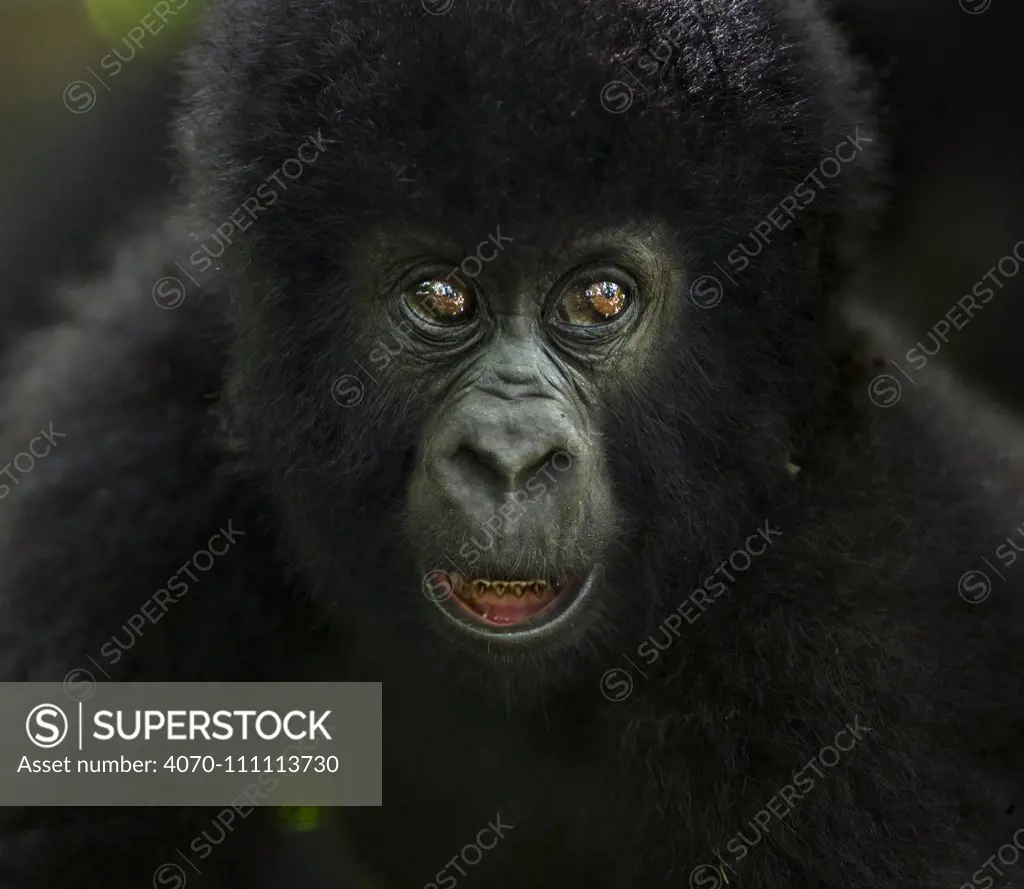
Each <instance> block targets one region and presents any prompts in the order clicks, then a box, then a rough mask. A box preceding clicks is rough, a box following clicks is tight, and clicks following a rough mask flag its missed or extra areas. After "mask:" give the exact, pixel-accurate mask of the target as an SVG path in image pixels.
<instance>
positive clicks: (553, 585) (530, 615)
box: [430, 566, 599, 642]
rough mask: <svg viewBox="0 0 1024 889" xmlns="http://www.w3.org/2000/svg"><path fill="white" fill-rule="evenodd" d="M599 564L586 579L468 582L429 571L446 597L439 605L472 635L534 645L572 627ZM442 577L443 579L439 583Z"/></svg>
mask: <svg viewBox="0 0 1024 889" xmlns="http://www.w3.org/2000/svg"><path fill="white" fill-rule="evenodd" d="M598 569H599V566H594V567H593V568H591V569H590V570H589V571H588V572H586V574H584V575H582V576H581V575H577V574H573V575H568V576H565V577H562V578H559V579H557V580H537V579H532V580H520V579H513V578H510V579H505V580H495V579H491V578H481V577H477V578H473V579H470V578H468V577H466V576H465V575H463V574H458V573H455V574H448V573H447V572H444V571H434V572H430V574H431V575H433V576H434V577H435V578H437V579H438V580H437V581H436V582H437V586H438V588H440V589H442V590H443V591H444V593H445V594H444V595H441V596H432V597H431V598H432V600H433V601H434V602H435V604H436V605H437V606H438V607H439V608H441V610H442V611H443V612H444V613H445V614H446V615H447V616H448V617H449V618H450V619H452V620H453V621H454V622H455V623H456V624H458V625H459V627H460V628H461V629H463V630H466V631H468V632H470V633H472V634H473V635H476V636H482V637H486V638H488V639H492V640H494V639H505V640H507V641H509V642H523V641H531V640H534V639H537V638H540V637H542V636H549V635H551V634H552V633H553V632H554V631H555V630H556V629H558V628H560V627H562V626H563V625H565V624H571V623H573V618H574V617H575V616H577V615H578V614H579V612H580V610H581V608H582V605H583V602H584V600H586V599H587V598H589V596H590V593H591V592H592V591H593V589H594V588H595V587H596V585H597V576H598V573H599V572H598ZM440 578H443V581H442V580H440Z"/></svg>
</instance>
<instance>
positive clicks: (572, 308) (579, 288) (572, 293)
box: [556, 281, 633, 327]
mask: <svg viewBox="0 0 1024 889" xmlns="http://www.w3.org/2000/svg"><path fill="white" fill-rule="evenodd" d="M632 301H633V296H632V294H631V293H630V292H629V291H628V290H626V288H624V287H623V286H622V285H621V284H617V283H616V282H615V281H592V282H590V283H582V282H581V283H580V284H577V285H573V286H572V287H570V288H569V289H568V290H567V291H566V292H565V293H564V294H563V296H562V298H561V300H560V301H559V304H558V309H557V313H556V315H557V318H558V320H559V321H562V322H564V323H566V324H572V325H574V326H576V327H590V326H592V325H595V324H604V323H606V322H608V321H614V320H615V319H616V318H619V317H621V316H622V314H623V313H624V312H625V311H626V310H627V309H628V308H629V306H630V304H631V303H632Z"/></svg>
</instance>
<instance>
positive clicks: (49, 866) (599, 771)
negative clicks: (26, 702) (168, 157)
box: [0, 0, 1024, 889]
mask: <svg viewBox="0 0 1024 889" xmlns="http://www.w3.org/2000/svg"><path fill="white" fill-rule="evenodd" d="M205 28H206V30H205V32H204V34H203V36H202V39H201V41H200V43H199V45H198V46H197V48H196V49H195V51H194V54H193V56H192V59H191V65H190V72H191V74H190V78H191V79H190V82H191V88H190V91H189V92H190V95H189V103H188V108H187V112H186V113H185V114H184V115H183V118H182V120H181V124H180V128H179V134H180V142H181V147H182V152H183V155H184V159H185V175H184V176H183V182H184V184H185V189H186V198H187V209H183V210H181V211H180V212H179V211H177V210H168V211H167V212H166V213H164V214H163V215H162V218H161V221H160V223H159V224H158V225H157V226H156V227H155V228H154V230H153V231H150V232H148V233H146V234H143V235H141V236H140V237H139V238H138V239H137V240H135V241H133V242H131V243H129V244H127V245H126V247H125V248H124V252H123V254H122V255H121V256H120V258H119V259H118V261H117V264H116V266H115V268H114V270H113V271H112V273H111V274H110V276H109V277H108V278H107V279H105V280H103V281H99V282H94V283H92V284H90V285H89V286H87V287H85V288H82V289H80V290H78V291H77V292H74V293H73V294H71V297H72V299H71V300H69V308H68V317H67V320H65V321H64V322H62V323H61V324H59V325H57V326H56V327H54V328H53V329H52V330H50V331H48V332H45V333H43V334H41V335H39V336H38V337H36V338H35V339H34V341H33V342H31V343H29V344H28V345H27V346H26V347H25V349H24V350H23V351H22V352H21V353H20V354H19V356H18V357H17V359H16V360H15V365H14V369H15V373H14V374H12V376H11V378H10V381H9V385H8V391H7V394H6V398H5V402H4V409H3V414H2V416H3V417H4V427H5V428H4V435H3V438H2V441H0V445H2V451H0V454H2V455H6V456H0V459H4V460H8V459H12V455H15V454H20V452H21V451H23V450H25V448H26V447H27V444H26V443H27V442H29V441H37V443H38V440H37V439H34V438H33V437H34V436H38V435H39V434H40V433H39V430H41V429H42V430H49V429H50V428H51V427H49V426H48V425H47V424H48V423H52V424H53V426H52V428H53V429H54V430H56V432H58V433H60V435H61V436H62V437H59V438H57V437H56V436H54V442H55V446H54V447H52V448H50V449H48V450H47V452H46V453H45V454H44V455H43V456H39V455H36V456H35V457H34V458H33V465H32V467H31V471H27V472H25V473H24V474H19V473H21V466H22V464H24V462H25V461H24V460H22V463H21V464H16V467H15V468H16V471H12V473H9V474H8V475H7V476H5V479H4V482H5V486H4V487H3V488H2V491H3V493H2V495H0V496H3V497H4V502H3V504H2V508H0V523H2V524H0V565H2V566H3V568H2V573H0V591H2V598H0V615H2V620H0V642H2V645H0V678H4V679H17V680H57V681H59V680H61V679H62V678H63V677H64V676H65V674H67V672H68V670H69V669H71V668H73V667H75V666H77V665H80V664H82V663H84V662H85V659H86V658H87V657H93V658H95V657H97V654H96V653H97V652H99V653H100V654H99V657H103V658H105V662H104V663H103V669H104V671H105V672H107V673H109V675H110V676H112V677H113V678H114V679H118V680H141V679H149V680H242V679H246V680H261V679H277V680H308V679H323V680H342V679H362V680H379V681H382V682H383V683H384V688H385V693H384V700H385V711H386V712H385V738H386V741H385V750H384V762H385V773H386V775H385V785H386V788H387V790H386V796H385V802H384V805H383V806H382V807H380V808H377V809H347V810H341V809H339V810H336V811H335V812H333V813H332V817H331V819H330V823H329V825H328V826H327V827H325V828H324V829H323V830H321V831H320V832H319V836H320V837H322V838H323V839H324V846H325V848H326V850H327V852H326V853H325V857H324V858H323V861H322V862H321V861H320V859H319V858H318V859H316V861H317V862H318V863H316V864H315V866H313V865H311V864H310V861H311V859H307V860H306V861H305V862H304V863H305V864H306V865H307V867H306V869H307V870H314V871H316V870H320V871H321V872H323V873H329V874H330V882H331V884H332V885H335V886H337V885H380V886H384V887H388V886H426V887H434V889H452V887H454V886H456V885H457V884H458V883H459V881H460V880H465V881H466V884H467V885H468V884H469V882H470V881H472V882H473V883H474V884H475V885H478V886H487V887H492V889H505V887H520V886H523V885H528V886H534V887H552V889H554V887H557V889H571V887H587V889H595V887H597V889H601V887H607V889H630V887H634V886H647V887H678V886H686V885H689V886H691V887H693V889H700V887H718V889H721V887H722V886H724V885H725V884H726V883H728V884H731V885H746V886H756V887H780V889H781V887H787V889H794V887H802V889H823V887H830V889H840V887H842V889H854V887H871V889H877V887H879V886H887V887H895V886H900V887H903V889H912V887H920V889H923V887H929V889H931V887H949V889H957V887H963V886H968V887H969V886H978V887H981V889H984V887H986V886H992V885H993V884H994V883H993V881H994V878H995V877H996V876H998V878H999V879H1000V880H1002V881H1003V882H1002V883H1001V884H1000V885H1003V886H1012V885H1018V886H1019V885H1024V868H1021V866H1020V864H1019V862H1018V859H1019V858H1020V850H1021V849H1022V848H1024V832H1022V825H1024V822H1022V821H1021V816H1020V813H1019V812H1017V810H1016V809H1015V808H1014V807H1015V805H1018V804H1019V802H1020V799H1021V796H1020V794H1021V784H1022V774H1024V762H1022V759H1024V757H1022V744H1021V741H1022V728H1024V723H1022V709H1021V675H1022V671H1021V668H1022V665H1024V663H1022V662H1024V654H1022V652H1024V647H1022V641H1024V639H1022V636H1024V597H1022V596H1021V583H1020V580H1019V578H1018V577H1017V576H1016V575H1015V574H1014V572H1013V570H1012V563H1013V560H1009V561H1005V560H1004V562H1003V564H1004V570H1003V571H1002V572H1001V575H1002V577H1003V582H1001V583H1000V584H998V585H997V586H995V587H994V588H993V587H992V586H991V585H989V586H987V587H986V585H985V583H983V582H982V581H981V579H980V578H981V577H982V575H980V574H979V572H978V569H979V568H981V566H982V565H984V561H985V560H986V559H988V560H990V561H991V559H992V558H997V557H993V556H992V554H993V553H995V552H997V547H1000V544H1002V549H1001V550H1000V551H1002V550H1005V552H1006V554H1007V555H1010V556H1013V557H1014V558H1015V555H1016V549H1015V548H1014V549H1012V550H1011V549H1007V545H1008V544H1010V543H1012V538H1011V540H1010V541H1007V540H1006V537H1007V535H1012V534H1013V533H1014V532H1013V529H1014V528H1015V527H1016V526H1017V525H1018V524H1019V522H1020V519H1021V516H1020V515H1019V513H1015V512H1014V508H1015V506H1016V505H1017V503H1016V500H1017V498H1016V495H1012V496H1011V495H1009V494H1005V493H1004V492H1005V491H1008V490H1010V486H1009V484H1007V483H1006V482H1005V481H1003V480H1004V479H1008V478H1010V477H1011V476H1012V473H1013V472H1015V471H1016V470H1015V469H1014V467H1013V466H1012V465H1010V464H1009V463H1004V462H1001V460H1000V459H997V458H998V456H999V453H998V452H999V450H1000V448H1001V447H1003V445H1002V444H1001V443H1000V442H999V440H998V438H999V437H1001V436H1003V435H1004V434H1005V433H1004V432H1003V431H1001V430H999V429H997V428H996V425H995V424H993V423H990V422H987V421H986V420H985V418H984V416H983V415H982V413H981V411H980V409H979V408H976V407H973V406H971V405H970V403H969V402H967V401H964V400H962V399H961V398H960V397H959V396H958V395H957V394H956V392H955V391H954V389H953V387H951V386H948V385H946V384H945V383H943V382H942V381H941V379H940V375H939V372H938V371H936V372H935V373H931V372H929V374H922V375H921V377H920V379H919V380H914V382H915V384H916V385H915V386H909V385H906V382H905V381H904V386H903V389H904V390H905V391H904V392H903V397H902V398H901V399H900V401H899V403H898V404H896V405H893V406H890V407H889V408H888V409H882V408H880V407H877V406H876V405H875V404H873V403H872V400H871V399H870V398H869V381H871V379H872V378H873V377H876V381H875V383H873V384H872V385H873V386H874V389H872V390H871V391H872V392H874V394H875V396H876V398H875V400H876V401H879V400H882V399H881V395H882V394H884V393H885V392H888V391H890V389H891V386H890V387H889V388H887V384H886V378H883V377H878V376H877V375H878V374H879V371H878V370H877V369H874V368H872V366H871V363H870V360H869V359H868V358H866V357H864V356H866V355H868V354H869V351H868V349H874V348H875V347H874V346H873V345H872V344H871V343H870V341H869V340H868V339H867V338H866V336H865V335H863V334H861V333H858V332H856V331H854V329H853V327H852V325H851V324H850V323H849V322H848V321H847V320H846V315H845V314H844V313H843V312H842V311H841V304H840V300H839V292H840V288H841V287H843V285H844V284H845V282H846V281H847V278H848V275H849V273H850V272H851V270H853V269H854V268H855V267H856V265H857V263H858V261H859V256H860V254H859V252H858V251H859V249H860V247H861V245H862V243H863V241H864V239H865V235H866V234H867V233H868V232H869V231H870V228H871V225H872V224H873V221H874V219H875V216H876V212H877V209H878V207H879V206H880V203H881V202H880V200H879V197H878V196H879V193H880V191H881V189H880V186H879V183H880V182H882V181H883V180H884V172H883V169H884V152H883V151H882V147H881V139H880V137H879V135H878V133H877V127H876V124H875V118H874V116H873V110H872V98H871V96H872V93H871V90H870V89H869V88H868V87H867V78H865V76H864V74H863V72H862V71H861V70H860V67H859V66H858V64H857V63H856V62H855V61H854V60H853V59H852V58H851V57H850V54H849V52H848V51H847V50H846V48H845V44H844V42H843V40H842V39H841V36H840V34H839V33H838V31H837V30H836V29H834V28H833V26H832V25H830V24H829V23H828V22H827V21H826V20H825V18H824V17H823V14H822V13H821V12H820V11H819V10H818V9H817V7H816V5H815V4H813V3H810V2H804V0H645V2H642V3H640V2H624V0H518V2H516V3H508V2H498V0H476V2H472V3H470V2H464V0H455V2H446V3H443V4H437V3H434V2H430V3H427V4H426V5H420V4H418V3H415V2H412V0H402V2H397V0H379V2H376V3H359V4H355V3H341V2H334V0H303V2H298V0H289V2H282V0H225V2H223V3H221V4H219V5H218V6H217V8H215V9H213V10H211V12H210V15H209V20H208V21H207V23H206V26H205ZM151 294H152V298H151ZM154 299H155V301H156V303H157V305H154V304H153V302H154ZM951 301H952V297H951ZM879 380H881V382H879ZM889 382H890V383H891V382H892V380H891V379H890V380H889ZM940 383H941V385H939V384H940ZM885 403H887V404H888V403H890V402H889V401H888V400H886V401H885ZM36 450H39V448H36ZM32 453H33V454H35V451H33V452H32ZM228 532H231V545H230V546H228V547H221V549H222V550H225V551H224V552H223V553H222V554H218V555H217V556H216V558H215V559H213V558H211V560H210V564H209V565H207V568H206V569H203V568H202V567H201V566H199V565H198V562H195V564H193V562H191V561H189V562H185V561H184V560H187V559H189V558H190V554H193V553H196V552H197V551H198V550H200V549H202V548H203V547H204V546H205V544H206V542H207V541H209V540H210V539H211V538H212V537H213V536H214V535H216V534H218V533H221V534H227V533H228ZM204 564H207V563H206V562H205V561H204ZM186 569H187V570H186ZM961 577H964V578H965V579H964V581H962V582H961V583H960V587H961V589H960V591H959V594H958V589H957V587H958V581H959V579H960V578H961ZM168 578H172V579H173V580H174V581H175V582H176V583H177V585H176V586H175V587H174V588H173V590H172V586H171V582H170V581H169V580H168ZM979 585H980V587H981V589H982V592H983V593H985V594H984V595H979V594H978V592H977V591H978V589H979ZM154 590H159V591H161V592H163V593H165V595H164V596H163V597H162V598H161V600H160V602H159V603H157V604H158V605H159V609H161V610H158V611H156V612H155V618H154V619H152V620H151V622H150V621H147V622H146V623H145V624H144V625H140V624H139V622H138V621H136V622H135V623H134V624H132V625H131V626H130V627H129V629H131V630H133V632H132V633H126V631H125V628H124V626H123V624H124V621H125V619H126V616H128V615H136V614H137V613H139V612H140V608H139V606H140V600H143V599H145V598H148V597H149V596H150V595H151V594H152V591H154ZM150 611H151V612H152V611H153V609H152V608H151V609H150ZM262 811H263V810H262V809H258V810H257V812H256V814H254V815H252V817H249V818H247V819H246V823H245V824H244V825H242V826H240V827H238V829H237V831H236V833H235V834H234V837H237V839H236V838H234V837H233V838H232V840H231V843H230V844H229V843H225V847H224V850H223V851H218V853H217V854H216V855H211V856H210V860H209V861H205V860H204V861H203V862H202V867H201V869H202V871H203V872H202V874H201V875H200V874H192V873H191V872H190V873H189V875H188V878H187V879H188V886H189V887H190V889H194V887H196V886H210V887H222V886H238V885H249V886H256V885H271V884H273V885H279V884H280V882H281V881H282V880H283V879H289V880H291V881H292V882H298V883H299V884H301V879H300V878H298V877H297V876H296V875H295V874H290V875H288V876H286V877H282V876H281V875H280V873H276V872H275V871H274V869H273V866H276V864H277V863H279V860H280V859H279V854H283V853H281V850H280V849H279V848H278V844H277V843H276V842H275V838H276V837H277V836H278V834H277V833H275V828H274V827H273V824H272V822H271V821H270V820H269V819H268V820H267V821H266V822H264V821H261V820H260V814H261V812H262ZM1015 812H1016V814H1015ZM196 824H205V825H209V824H210V815H209V813H203V812H198V813H197V812H192V811H188V810H178V809H175V810H163V809H158V808H153V809H146V810H143V811H133V812H127V813H126V812H125V810H121V809H104V810H87V811H75V810H47V809H10V810H7V811H6V812H5V813H4V815H3V821H2V824H0V828H2V832H0V886H3V887H5V889H7V887H10V889H27V887H43V889H50V887H53V889H56V887H60V889H71V887H76V886H82V887H86V886H88V887H92V886H96V885H103V886H104V887H105V889H127V887H137V886H148V885H150V884H151V881H152V880H153V879H154V871H156V869H157V868H158V867H159V866H160V865H161V864H162V863H163V862H165V861H173V860H176V859H175V858H174V850H175V849H176V848H178V847H179V846H181V844H183V843H186V844H187V843H188V840H189V837H194V836H196V835H197V828H196ZM229 847H230V848H229ZM181 848H185V847H184V846H181ZM342 849H344V850H345V851H344V852H343V853H342V852H340V851H339V850H342ZM459 850H461V851H459ZM396 852H397V853H398V854H396ZM335 867H337V871H335V870H334V868H335ZM354 870H358V871H361V872H363V873H365V874H369V877H366V879H368V880H369V881H370V882H369V883H364V882H362V879H363V878H361V877H357V876H353V875H352V873H353V872H354ZM997 872H998V873H997ZM157 877H158V878H160V872H159V871H157ZM157 883H158V889H159V887H161V886H162V885H163V882H162V878H160V879H158V880H157Z"/></svg>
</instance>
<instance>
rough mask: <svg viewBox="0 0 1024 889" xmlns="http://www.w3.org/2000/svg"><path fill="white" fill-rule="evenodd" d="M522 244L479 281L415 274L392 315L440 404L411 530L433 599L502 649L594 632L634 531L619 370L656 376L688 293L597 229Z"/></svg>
mask: <svg viewBox="0 0 1024 889" xmlns="http://www.w3.org/2000/svg"><path fill="white" fill-rule="evenodd" d="M507 241H509V242H511V243H506V244H502V245H501V246H502V251H501V254H500V255H499V254H498V253H497V252H496V251H495V252H494V253H492V254H490V255H489V256H490V258H489V261H488V264H487V266H486V268H484V267H483V266H480V272H479V273H478V274H476V276H475V277H469V276H468V275H467V274H466V273H465V272H463V271H462V268H461V267H456V268H455V271H454V272H453V270H452V266H451V265H450V264H449V265H447V266H445V265H444V264H439V265H438V266H436V267H434V269H433V270H431V269H430V267H423V266H414V267H413V268H412V269H410V270H409V272H408V274H407V275H404V276H403V277H402V278H401V279H400V283H399V284H398V286H397V287H396V288H395V297H394V305H393V308H392V311H393V312H394V313H395V314H396V315H397V316H399V318H400V320H399V321H398V322H397V325H398V326H402V325H405V331H404V335H405V336H406V338H407V344H406V345H407V348H409V349H410V350H414V351H415V352H416V354H417V356H418V357H419V358H420V359H421V360H422V361H423V362H424V363H425V365H427V366H428V367H429V368H430V370H428V372H429V373H432V374H433V375H434V376H435V377H436V378H437V379H436V380H435V383H436V385H437V390H436V391H437V392H438V393H439V396H440V397H438V398H437V399H436V402H435V404H436V408H435V410H433V411H432V412H431V414H430V415H429V417H428V418H427V420H426V422H425V424H424V426H423V428H422V431H421V433H420V435H419V437H418V448H417V454H416V462H415V464H414V467H413V470H412V473H411V478H410V482H409V487H408V495H407V497H408V499H407V506H406V509H405V514H406V528H407V532H408V535H409V538H410V540H411V541H412V542H413V550H414V552H415V553H416V555H417V558H418V562H419V566H420V567H421V568H422V569H423V572H424V577H425V578H426V586H427V591H428V593H432V595H430V598H431V599H433V600H434V601H435V602H436V603H437V605H438V606H439V608H440V610H441V612H442V613H443V614H444V615H446V616H447V617H448V618H449V619H450V620H451V623H452V626H453V628H455V629H456V630H457V631H458V632H462V633H468V634H472V635H475V636H478V637H480V638H483V639H486V640H487V641H488V642H489V643H490V644H491V646H492V647H494V646H496V645H506V646H511V645H522V644H524V643H527V642H529V643H534V644H540V643H541V642H543V641H545V640H549V639H554V638H557V637H558V636H559V635H560V634H561V633H563V632H564V631H566V630H567V629H568V628H570V627H574V626H575V627H578V626H579V624H580V623H581V622H584V623H585V621H586V618H585V613H586V612H588V611H590V610H591V605H590V604H589V601H588V600H589V599H590V598H591V597H593V596H596V595H599V594H600V592H599V589H598V587H599V583H598V575H599V574H600V573H601V571H600V569H601V568H603V562H604V560H605V559H606V558H607V554H608V552H609V549H610V547H611V544H612V541H613V540H614V539H615V538H616V536H617V534H618V532H619V529H620V526H621V524H622V522H621V508H620V507H619V505H618V504H617V503H616V498H615V494H614V491H613V488H612V484H611V479H610V476H609V473H608V463H609V457H608V453H607V451H606V449H605V447H604V446H603V444H602V439H601V436H602V428H603V426H604V422H603V414H604V408H605V407H606V390H607V389H608V388H609V387H613V382H612V381H613V380H614V377H610V376H609V372H611V373H615V372H616V371H618V372H621V368H622V367H623V362H627V363H628V364H629V365H632V367H633V368H635V369H638V368H640V367H642V366H644V365H645V363H646V359H648V358H650V352H651V347H652V345H653V344H654V343H655V342H656V340H657V330H658V328H659V326H665V325H666V324H667V319H666V317H665V316H666V314H667V313H668V310H669V309H670V308H671V306H672V305H673V303H675V304H678V300H675V301H673V300H672V298H671V296H672V294H673V292H674V291H676V290H678V287H679V284H680V281H679V280H673V269H672V266H671V265H670V262H669V259H670V254H669V253H668V252H667V250H666V248H665V247H664V246H662V245H661V244H659V243H658V241H657V240H656V239H654V238H652V237H647V238H644V237H642V236H639V235H636V234H630V233H626V232H622V231H614V230H613V231H603V232H597V233H595V234H594V235H592V236H591V237H590V238H587V239H584V238H580V239H578V240H575V241H573V242H572V243H570V244H569V245H568V247H567V248H566V249H563V250H561V251H559V252H558V253H557V254H555V255H554V256H543V257H541V258H539V259H538V258H536V257H532V258H531V257H530V256H528V255H527V253H526V252H525V251H522V250H520V249H518V248H517V247H516V245H515V243H514V242H515V239H514V238H511V237H508V238H507ZM485 243H487V242H482V244H481V246H483V244H485ZM462 265H463V266H467V267H468V270H469V271H475V270H476V268H477V265H479V263H478V264H477V265H474V264H473V263H469V262H465V261H464V262H463V263H462Z"/></svg>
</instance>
